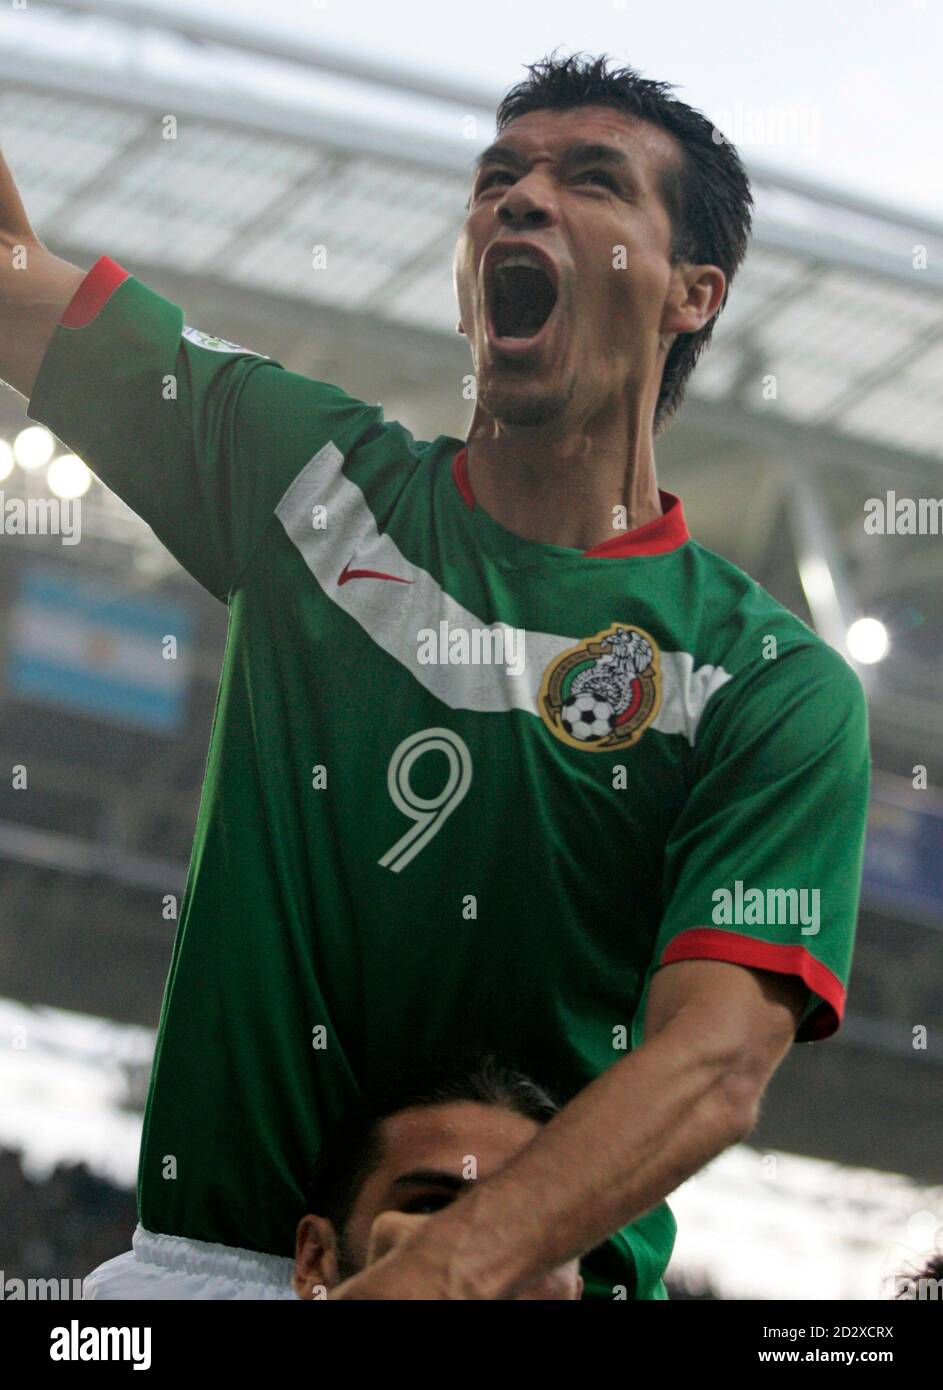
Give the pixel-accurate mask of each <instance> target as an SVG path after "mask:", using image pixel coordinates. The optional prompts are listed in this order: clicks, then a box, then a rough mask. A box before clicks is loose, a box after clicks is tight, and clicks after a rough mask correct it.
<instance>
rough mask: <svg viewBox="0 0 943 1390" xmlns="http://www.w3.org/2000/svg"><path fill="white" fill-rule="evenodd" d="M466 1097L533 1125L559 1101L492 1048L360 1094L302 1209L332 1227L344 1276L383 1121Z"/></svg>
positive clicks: (333, 1137)
mask: <svg viewBox="0 0 943 1390" xmlns="http://www.w3.org/2000/svg"><path fill="white" fill-rule="evenodd" d="M463 1101H464V1102H473V1103H477V1104H479V1105H500V1106H502V1107H503V1108H504V1109H505V1110H510V1111H512V1112H514V1113H515V1114H518V1115H524V1116H525V1117H526V1118H527V1119H530V1120H535V1121H536V1122H537V1123H538V1124H546V1123H547V1122H548V1120H551V1119H553V1117H554V1115H556V1114H557V1112H558V1110H559V1108H560V1107H559V1105H558V1104H557V1102H556V1101H555V1100H554V1099H553V1098H552V1097H551V1096H550V1095H549V1094H548V1092H547V1091H546V1090H544V1088H543V1087H542V1086H540V1085H538V1083H537V1082H536V1081H533V1080H531V1078H530V1077H529V1076H525V1075H524V1074H523V1072H519V1071H516V1070H515V1069H514V1068H513V1067H510V1066H506V1065H505V1064H504V1063H502V1062H500V1061H499V1060H498V1059H497V1058H496V1057H495V1056H494V1054H492V1053H486V1054H484V1055H481V1054H472V1055H471V1056H469V1057H467V1058H464V1059H457V1060H454V1061H451V1062H449V1063H434V1064H431V1065H428V1066H422V1067H417V1068H415V1069H412V1070H410V1071H409V1072H404V1073H400V1075H399V1076H397V1077H396V1078H393V1079H390V1080H388V1081H386V1082H385V1083H384V1084H383V1085H382V1086H379V1087H377V1088H375V1089H374V1090H372V1091H370V1092H367V1093H365V1094H364V1095H363V1097H362V1098H361V1100H360V1101H359V1103H358V1104H357V1105H355V1106H354V1108H353V1109H352V1110H351V1111H349V1112H348V1113H347V1114H346V1115H345V1116H344V1118H343V1119H342V1120H341V1121H340V1122H339V1123H338V1124H337V1125H335V1126H334V1127H333V1128H332V1129H331V1130H330V1131H329V1132H328V1134H327V1136H326V1139H325V1142H324V1145H323V1148H322V1150H321V1155H320V1157H319V1159H318V1162H317V1165H316V1167H315V1169H314V1173H313V1175H312V1178H311V1181H310V1183H309V1185H308V1189H307V1193H306V1197H305V1213H308V1212H312V1213H314V1214H316V1215H318V1216H323V1217H326V1218H327V1219H328V1220H329V1221H330V1222H331V1224H332V1225H333V1227H334V1230H335V1232H336V1233H337V1239H338V1252H337V1253H338V1264H339V1266H340V1272H341V1277H342V1278H346V1277H348V1276H349V1275H350V1274H352V1273H353V1272H354V1271H353V1269H352V1268H351V1263H350V1258H349V1253H348V1251H347V1248H346V1244H345V1240H344V1230H345V1227H346V1225H347V1222H348V1220H349V1219H350V1214H351V1211H352V1210H353V1207H354V1203H355V1202H356V1200H357V1195H358V1193H359V1192H360V1189H361V1187H362V1186H363V1184H364V1182H365V1181H366V1179H367V1177H368V1176H369V1175H370V1173H371V1172H372V1171H373V1169H374V1167H375V1166H376V1164H377V1162H378V1161H379V1158H380V1152H381V1139H380V1128H381V1126H382V1124H383V1121H384V1120H388V1119H389V1118H390V1117H391V1116H393V1115H397V1114H399V1113H400V1111H402V1110H411V1109H414V1108H416V1107H417V1106H432V1105H455V1104H459V1103H461V1102H463Z"/></svg>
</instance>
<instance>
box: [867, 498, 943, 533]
mask: <svg viewBox="0 0 943 1390" xmlns="http://www.w3.org/2000/svg"><path fill="white" fill-rule="evenodd" d="M864 531H865V535H867V536H939V535H941V534H943V497H898V496H897V493H896V492H892V491H889V492H887V493H885V495H884V496H883V497H869V498H868V500H867V502H865V504H864Z"/></svg>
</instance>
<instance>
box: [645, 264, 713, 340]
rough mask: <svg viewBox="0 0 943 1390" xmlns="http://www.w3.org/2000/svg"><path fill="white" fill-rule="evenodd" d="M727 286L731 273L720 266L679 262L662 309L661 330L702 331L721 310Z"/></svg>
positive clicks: (667, 332) (671, 332) (673, 332)
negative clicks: (728, 275) (680, 263)
mask: <svg viewBox="0 0 943 1390" xmlns="http://www.w3.org/2000/svg"><path fill="white" fill-rule="evenodd" d="M726 288H727V277H726V276H725V275H724V272H723V271H722V270H721V269H720V267H719V266H716V265H687V264H682V265H680V266H677V267H676V268H675V273H674V275H673V276H672V281H671V286H670V288H669V290H668V295H667V297H666V299H665V305H664V309H663V311H662V318H661V326H660V330H659V331H660V332H661V334H662V335H663V336H664V335H665V334H677V333H697V332H699V330H700V329H702V328H703V327H704V325H705V324H706V323H709V322H710V320H711V319H712V318H713V316H714V315H715V314H716V313H717V310H718V309H719V308H720V304H721V300H722V299H723V297H724V291H725V289H726Z"/></svg>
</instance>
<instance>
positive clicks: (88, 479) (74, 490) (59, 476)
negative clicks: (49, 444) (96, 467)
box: [46, 454, 92, 497]
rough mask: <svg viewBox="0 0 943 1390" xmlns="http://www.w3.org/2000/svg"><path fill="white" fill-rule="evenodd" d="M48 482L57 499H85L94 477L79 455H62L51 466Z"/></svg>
mask: <svg viewBox="0 0 943 1390" xmlns="http://www.w3.org/2000/svg"><path fill="white" fill-rule="evenodd" d="M46 482H47V483H48V484H49V490H50V492H52V493H54V494H55V495H56V497H84V496H85V494H86V492H88V490H89V488H90V487H91V485H92V475H91V472H90V471H89V469H88V468H87V467H86V466H85V464H84V463H83V462H82V460H81V459H80V458H79V457H78V455H77V454H60V455H59V457H58V458H55V459H53V461H52V463H51V464H50V465H49V472H48V473H47V474H46Z"/></svg>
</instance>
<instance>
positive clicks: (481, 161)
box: [475, 140, 632, 176]
mask: <svg viewBox="0 0 943 1390" xmlns="http://www.w3.org/2000/svg"><path fill="white" fill-rule="evenodd" d="M560 163H561V165H562V167H563V168H572V167H573V166H574V165H576V164H608V165H609V166H610V167H611V168H613V169H619V170H621V171H623V172H624V173H627V174H631V173H632V163H631V160H630V159H629V157H628V156H627V154H626V153H625V151H624V150H621V149H619V147H618V146H617V145H606V144H601V143H599V142H595V143H590V142H587V141H585V140H579V141H577V143H576V144H575V145H569V146H568V147H567V149H566V150H565V151H564V153H563V156H562V158H561V160H560ZM486 164H505V165H507V167H508V168H510V169H516V170H518V171H520V172H524V171H525V170H527V169H529V168H530V160H529V159H528V158H527V155H525V154H524V153H523V152H522V151H521V150H519V149H517V147H516V146H515V145H508V144H503V145H502V144H501V143H500V142H498V143H496V144H494V145H489V146H488V148H487V149H486V150H482V152H481V154H480V155H479V156H478V158H477V159H476V160H475V174H476V176H477V175H478V174H480V173H481V170H482V169H483V168H484V166H485V165H486Z"/></svg>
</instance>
